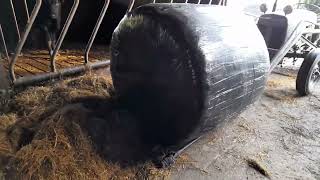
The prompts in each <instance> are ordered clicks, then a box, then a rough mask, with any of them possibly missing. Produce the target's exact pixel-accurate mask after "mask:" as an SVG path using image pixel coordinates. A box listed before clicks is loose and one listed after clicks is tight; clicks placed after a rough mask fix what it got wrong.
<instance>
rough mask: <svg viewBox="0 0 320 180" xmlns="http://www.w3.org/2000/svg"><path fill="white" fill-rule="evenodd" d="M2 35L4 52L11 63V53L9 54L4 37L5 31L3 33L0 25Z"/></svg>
mask: <svg viewBox="0 0 320 180" xmlns="http://www.w3.org/2000/svg"><path fill="white" fill-rule="evenodd" d="M0 34H1V39H2V42H3V47H4V51H5V53H6V56H7V60H8V61H9V59H10V57H9V53H8V49H7V44H6V40H5V38H4V35H3V31H2V26H1V24H0Z"/></svg>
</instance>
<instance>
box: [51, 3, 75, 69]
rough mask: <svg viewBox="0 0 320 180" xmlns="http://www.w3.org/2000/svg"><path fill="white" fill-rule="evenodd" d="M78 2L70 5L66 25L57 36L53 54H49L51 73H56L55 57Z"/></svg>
mask: <svg viewBox="0 0 320 180" xmlns="http://www.w3.org/2000/svg"><path fill="white" fill-rule="evenodd" d="M79 2H80V0H74V1H73V5H72V8H71V11H70V13H69V15H68V18H67V20H66V23H65V24H64V26H63V29H62V31H61V33H60V36H59V39H58V41H57V43H56V44H55V46H54V50H53V52H50V64H51V71H52V72H56V71H57V68H56V59H55V58H56V56H57V54H58V52H59V50H60V47H61V45H62V42H63V40H64V38H65V36H66V34H67V32H68V29H69V27H70V24H71V22H72V20H73V17H74V15H75V13H76V11H77V9H78V6H79Z"/></svg>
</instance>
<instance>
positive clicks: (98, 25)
mask: <svg viewBox="0 0 320 180" xmlns="http://www.w3.org/2000/svg"><path fill="white" fill-rule="evenodd" d="M109 3H110V0H105V3H104V5H103V8H102V10H101V13H100V15H99V18H98V21H97V23H96V25H95V27H94V29H93V32H92V34H91V36H90V39H89V42H88V44H87V47H86V50H85V55H84V63H85V64H87V63H88V62H89V52H90V49H91V47H92V44H93V41H94V40H95V38H96V35H97V33H98V31H99V28H100V25H101V23H102V20H103V18H104V16H105V15H106V12H107V9H108V7H109Z"/></svg>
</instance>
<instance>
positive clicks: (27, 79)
mask: <svg viewBox="0 0 320 180" xmlns="http://www.w3.org/2000/svg"><path fill="white" fill-rule="evenodd" d="M9 1H10V5H11V10H12V14H13V19H14V22H15V28H16V31H17V36H18V39H19V41H18V44H17V46H16V49H15V51H14V54H13V56H12V58H10V56H9V53H8V50H7V45H6V40H5V35H4V33H3V31H2V27H1V24H0V37H1V39H0V40H1V41H2V42H3V46H4V50H5V55H6V58H7V61H8V62H9V72H8V76H9V77H8V78H9V80H10V82H11V86H12V87H17V86H22V85H32V84H35V83H39V82H42V81H46V80H50V79H55V78H58V77H62V76H69V75H73V74H76V73H80V72H84V71H86V70H89V69H97V68H102V67H107V66H108V65H110V60H109V59H106V60H102V61H100V62H95V63H90V61H89V53H90V50H91V47H92V45H93V43H94V40H95V38H96V35H97V33H98V31H99V29H100V26H101V23H102V21H103V19H104V17H105V15H106V12H107V10H108V7H109V4H110V1H111V0H104V5H103V7H102V9H101V12H100V15H99V17H98V19H97V22H96V24H95V27H94V29H93V31H92V33H91V36H90V39H89V40H88V42H87V45H86V48H85V53H84V55H83V56H84V62H83V63H84V64H83V65H80V66H75V67H71V68H63V69H60V70H59V71H57V68H56V56H57V54H58V52H59V50H60V48H61V45H62V43H63V41H64V39H65V36H66V34H67V32H68V30H69V27H70V25H71V23H72V21H73V18H74V15H75V13H76V11H77V9H78V6H79V3H80V0H73V5H72V8H71V9H70V12H69V14H68V17H67V19H66V22H65V23H64V26H63V29H62V30H61V33H60V35H59V38H58V40H57V42H56V44H55V46H54V47H55V48H54V50H53V53H51V54H50V69H51V72H49V73H45V74H39V75H33V76H24V77H20V78H17V77H16V75H15V70H14V67H15V64H16V61H17V59H18V57H19V55H20V53H21V51H22V49H23V46H24V44H25V42H26V40H27V38H28V36H29V33H30V30H31V28H32V26H33V24H34V22H35V19H36V17H37V16H38V13H39V10H40V8H41V6H42V1H43V0H36V3H35V5H34V7H33V9H32V12H31V14H29V11H28V4H27V0H24V8H25V11H26V16H27V24H26V26H25V29H24V31H23V32H22V33H21V34H22V37H21V34H20V30H19V25H18V23H17V17H16V13H15V8H14V3H13V1H12V0H9ZM152 3H157V1H156V0H153V2H152ZM170 3H174V0H170ZM184 3H189V2H188V0H185V2H184ZM134 4H135V0H130V3H129V6H128V8H127V13H128V12H130V11H131V10H132V8H133V6H134ZM197 4H201V0H198V2H197ZM208 4H212V0H209V3H208ZM226 4H227V0H220V1H219V4H218V5H224V6H226Z"/></svg>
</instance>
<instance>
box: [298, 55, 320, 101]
mask: <svg viewBox="0 0 320 180" xmlns="http://www.w3.org/2000/svg"><path fill="white" fill-rule="evenodd" d="M319 67H320V49H315V50H313V51H311V52H310V53H309V54H308V55H307V56H306V57H305V58H304V61H303V63H302V65H301V67H300V70H299V72H298V76H297V80H296V89H297V91H298V93H299V94H300V95H301V96H306V95H308V94H314V93H315V92H316V91H319V90H320V89H319V88H320V86H319V85H320V69H319Z"/></svg>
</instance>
